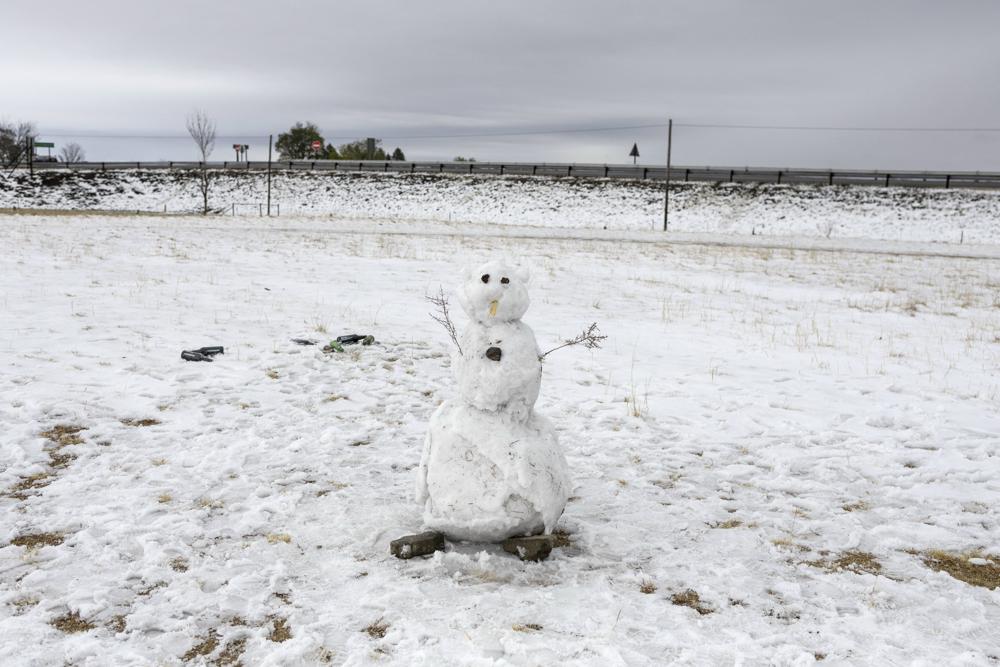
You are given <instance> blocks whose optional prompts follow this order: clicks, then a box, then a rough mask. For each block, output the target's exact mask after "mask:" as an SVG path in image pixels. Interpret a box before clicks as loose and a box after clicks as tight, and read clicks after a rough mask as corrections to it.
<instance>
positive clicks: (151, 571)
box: [0, 193, 1000, 665]
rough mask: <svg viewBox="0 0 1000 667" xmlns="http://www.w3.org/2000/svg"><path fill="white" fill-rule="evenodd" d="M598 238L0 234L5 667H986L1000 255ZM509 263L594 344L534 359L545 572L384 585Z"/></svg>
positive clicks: (445, 561)
mask: <svg viewBox="0 0 1000 667" xmlns="http://www.w3.org/2000/svg"><path fill="white" fill-rule="evenodd" d="M937 194H940V193H935V195H934V196H935V197H936V196H937ZM651 196H652V195H651ZM331 201H332V200H331ZM994 201H995V200H994V199H989V200H988V202H989V203H988V206H990V207H995V206H996V204H995V203H992V202H994ZM53 205H57V204H56V203H53ZM650 206H651V207H652V206H653V204H650ZM976 206H980V204H976ZM624 208H625V209H627V207H624ZM779 208H780V207H779ZM387 213H388V212H387ZM389 214H391V215H395V214H394V213H389ZM555 215H558V214H555ZM595 215H596V214H595ZM680 215H681V214H680V213H678V216H679V217H680ZM858 215H859V216H860V215H862V214H861V213H859V214H858ZM441 217H445V219H446V218H447V216H444V215H443V213H442V216H441ZM619 223H620V224H619ZM718 224H719V225H722V224H724V223H723V222H719V223H718ZM787 224H789V225H793V223H792V222H789V223H787ZM803 224H804V223H803ZM581 226H587V225H581ZM616 226H617V227H618V228H623V227H629V226H631V223H628V224H626V223H625V222H622V220H620V219H612V220H611V224H609V227H610V228H612V229H611V230H609V232H608V233H606V234H583V233H570V232H567V233H563V234H556V233H551V234H549V235H548V236H546V235H544V234H539V233H537V230H535V231H532V230H524V229H515V228H506V227H505V228H498V227H484V226H482V225H476V226H472V225H468V224H464V223H462V224H459V223H455V224H452V225H448V224H446V223H433V224H432V223H420V224H416V223H411V224H410V226H409V227H399V226H396V225H392V224H390V223H387V222H381V223H380V222H374V221H372V222H366V221H355V222H353V223H342V222H341V221H339V220H336V219H319V218H310V219H305V218H303V219H298V218H289V217H282V218H279V219H273V220H266V219H259V218H256V217H249V218H242V217H236V218H224V219H219V218H213V219H209V220H208V221H206V220H205V219H201V218H196V217H192V218H184V217H151V216H146V217H132V216H104V217H101V216H57V215H53V216H25V215H22V216H0V247H2V248H3V254H2V256H0V262H2V264H0V368H2V371H0V445H2V450H0V451H2V457H0V638H2V639H0V664H2V665H51V664H67V665H182V664H189V665H196V664H235V663H237V662H240V663H242V664H244V665H298V664H304V665H310V664H324V663H327V662H328V663H333V664H342V663H346V664H369V663H370V664H399V665H411V664H426V665H444V664H483V665H485V664H509V665H522V664H524V665H538V664H587V665H644V664H689V665H715V664H719V665H731V664H742V665H757V664H779V665H792V664H796V665H797V664H811V663H812V662H814V661H818V660H822V661H823V664H872V665H887V664H926V665H939V664H949V665H951V664H964V665H980V664H984V665H989V664H997V663H998V662H1000V633H998V632H997V628H998V627H1000V589H997V588H992V589H991V588H989V586H994V587H995V586H996V585H997V583H998V581H1000V456H998V451H1000V411H998V404H1000V259H997V258H996V257H997V254H998V253H997V252H995V251H996V250H997V249H996V248H992V249H991V248H980V249H979V250H978V251H977V253H978V258H975V257H972V256H971V255H973V254H977V253H972V252H971V251H970V252H969V253H967V254H969V255H970V256H966V257H945V256H940V251H941V250H942V248H945V249H953V250H960V249H962V248H963V247H960V246H957V245H956V246H947V247H946V246H943V244H934V245H926V246H917V245H913V244H910V246H908V250H909V251H910V252H911V253H914V254H909V255H884V254H878V253H877V252H845V251H836V250H833V249H832V248H833V247H834V246H830V247H826V248H825V249H823V247H822V244H820V245H816V244H813V245H811V246H810V248H812V249H806V250H794V249H782V248H777V249H776V248H774V247H765V246H758V247H732V246H728V245H725V243H722V242H720V243H716V244H714V245H707V244H701V243H700V242H699V238H698V237H688V238H687V240H686V242H685V243H684V244H669V243H664V242H657V241H656V240H655V239H653V238H652V237H646V236H642V235H636V234H627V233H617V232H615V231H614V228H615V227H616ZM971 229H972V225H971V223H970V228H969V229H967V230H966V231H967V233H968V232H969V231H970V230H971ZM400 230H402V231H406V233H391V232H393V231H397V232H398V231H400ZM703 231H705V230H703ZM708 231H711V230H708ZM977 233H978V232H977ZM991 233H994V234H995V233H996V232H995V231H994V232H991ZM834 238H835V239H836V235H835V236H834ZM890 238H894V237H890ZM702 240H704V241H708V240H710V239H702ZM911 240H919V239H911ZM980 240H982V239H980ZM882 245H883V244H882V243H881V242H872V243H869V244H867V245H866V244H864V243H860V242H859V246H858V249H861V250H868V251H875V250H877V249H878V248H880V247H882ZM922 250H930V251H932V252H933V253H937V255H936V256H930V255H921V254H919V253H920V252H921V251H922ZM499 255H509V256H513V257H516V258H521V260H522V261H523V262H524V263H525V264H526V265H528V266H530V267H531V269H532V271H533V284H532V287H531V290H532V291H531V293H532V298H533V303H532V306H531V308H530V309H529V310H528V312H527V314H526V315H525V317H524V320H525V322H527V323H528V324H530V325H531V326H532V328H533V329H534V330H535V332H536V334H537V336H538V339H539V343H540V345H541V347H542V349H543V350H544V349H547V348H549V347H553V346H555V345H556V344H558V342H559V341H560V339H561V338H563V337H568V336H571V335H574V334H576V333H578V331H579V330H580V329H582V328H583V327H584V326H586V325H587V324H589V323H590V322H592V321H596V322H598V323H599V325H600V327H601V329H602V330H603V331H604V332H605V333H606V334H607V335H608V336H609V339H608V341H607V342H606V344H605V346H604V348H603V349H600V350H595V351H586V350H581V349H579V348H569V349H565V350H561V351H559V352H556V353H554V354H553V355H551V356H550V357H549V358H548V359H547V360H546V362H545V365H544V376H543V384H542V392H541V397H540V399H539V402H538V406H537V407H538V409H539V411H540V412H542V413H544V414H545V415H547V416H548V417H549V418H550V419H551V420H552V421H553V422H554V423H555V425H556V427H557V429H558V432H559V438H560V441H561V443H562V444H563V446H564V447H565V449H566V454H567V459H568V462H569V465H570V468H571V470H572V475H573V482H574V489H573V497H572V498H571V500H570V502H569V504H568V506H567V509H566V512H565V514H564V515H563V517H562V519H561V520H560V522H559V528H560V530H561V531H562V533H561V535H562V537H561V543H562V546H560V547H559V548H557V549H555V550H554V551H553V554H552V557H551V558H550V559H549V560H547V561H545V562H543V563H538V564H526V563H522V562H521V561H519V560H517V559H516V558H514V557H512V556H510V555H509V554H505V553H503V552H502V550H500V549H499V548H498V547H495V546H482V545H471V544H467V545H463V544H457V545H450V547H449V550H448V551H447V552H446V553H437V554H436V555H434V556H433V557H430V558H427V559H415V560H411V561H400V560H397V559H395V558H393V557H391V556H390V555H389V553H388V544H389V541H390V540H392V539H393V538H395V537H398V536H399V535H402V534H404V533H409V532H414V531H415V530H416V529H418V528H419V527H420V525H419V522H420V508H418V507H417V506H416V504H415V503H414V502H413V497H412V494H413V486H414V475H415V466H416V465H417V463H418V461H419V457H420V451H421V446H422V440H423V436H424V433H425V429H426V425H427V422H428V419H429V417H430V415H431V413H432V411H433V410H434V409H435V407H436V406H437V405H438V404H439V403H440V402H441V401H442V400H444V399H445V398H448V397H451V396H453V392H454V384H453V381H452V379H451V376H450V370H449V367H448V365H449V362H448V359H449V356H448V353H449V345H450V343H449V341H448V339H447V336H446V334H445V333H444V331H443V330H441V329H440V327H438V326H437V324H435V322H433V321H432V320H431V319H430V317H428V315H427V313H428V311H429V310H431V306H430V304H428V303H426V302H425V300H424V296H425V295H427V294H431V293H434V292H436V291H437V289H438V287H439V285H444V286H445V287H446V289H449V288H451V287H452V286H453V285H455V284H456V283H457V282H458V280H459V270H460V265H461V264H462V263H463V262H466V261H481V260H484V259H487V258H490V257H493V256H499ZM991 257H992V258H991ZM459 317H462V316H459ZM462 319H463V322H464V318H462ZM342 333H371V334H374V335H375V336H376V338H377V339H378V341H379V344H378V345H374V346H371V347H365V348H360V347H359V348H355V349H349V350H348V351H347V352H345V353H340V354H324V353H323V352H321V351H320V349H319V346H315V347H301V346H297V345H295V344H293V343H292V342H291V341H290V339H291V338H295V337H310V338H315V339H316V340H319V341H321V342H325V341H327V340H328V339H330V338H332V337H335V336H336V335H338V334H342ZM210 344H220V345H224V346H225V347H226V353H225V355H223V356H220V357H217V358H216V361H215V362H213V363H189V362H184V361H182V360H181V359H180V357H179V354H180V351H181V350H182V349H185V348H191V347H199V346H202V345H210ZM949 571H950V572H952V573H954V574H955V575H956V576H952V574H949ZM963 579H964V580H963ZM967 582H973V583H967ZM974 583H978V584H979V585H973V584H974Z"/></svg>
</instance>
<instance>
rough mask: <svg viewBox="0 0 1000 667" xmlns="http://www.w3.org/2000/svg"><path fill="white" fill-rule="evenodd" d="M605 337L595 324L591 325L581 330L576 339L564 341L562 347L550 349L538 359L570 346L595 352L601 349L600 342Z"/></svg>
mask: <svg viewBox="0 0 1000 667" xmlns="http://www.w3.org/2000/svg"><path fill="white" fill-rule="evenodd" d="M606 339H607V336H605V335H604V334H602V333H601V330H600V329H599V328H597V322H593V323H591V325H590V326H589V327H587V328H586V329H584V330H583V332H582V333H580V334H579V335H577V336H576V338H570V339H569V340H567V341H564V342H563V344H562V345H559V346H557V347H554V348H552V349H551V350H549V351H548V352H546V353H545V354H540V355H539V356H538V358H539V359H545V357H547V356H549V355H550V354H552V353H553V352H555V351H556V350H561V349H562V348H564V347H569V346H570V345H583V346H584V347H585V348H587V349H588V350H595V349H599V348H600V347H601V341H603V340H606Z"/></svg>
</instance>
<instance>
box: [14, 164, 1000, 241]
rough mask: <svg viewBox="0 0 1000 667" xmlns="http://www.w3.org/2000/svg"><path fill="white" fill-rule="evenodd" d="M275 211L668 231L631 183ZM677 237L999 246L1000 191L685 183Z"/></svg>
mask: <svg viewBox="0 0 1000 667" xmlns="http://www.w3.org/2000/svg"><path fill="white" fill-rule="evenodd" d="M266 186H267V181H266V177H265V175H263V174H261V173H258V172H255V173H242V172H220V173H218V174H216V175H215V176H214V179H213V185H212V196H211V201H210V205H211V206H213V207H215V208H217V209H218V210H221V211H223V212H226V213H231V212H233V211H234V210H235V212H236V213H238V214H239V213H242V214H244V215H250V214H256V213H257V212H258V210H259V207H262V206H264V205H265V203H266V200H267V190H266ZM200 197H201V195H200V192H199V191H198V188H197V187H196V185H195V183H194V181H193V179H192V177H191V175H190V174H185V173H183V172H167V171H120V172H108V173H101V172H79V173H57V172H41V173H39V174H37V175H36V176H35V177H34V179H31V178H29V177H28V175H27V174H25V173H23V172H17V173H15V174H13V175H12V176H9V177H6V178H3V179H0V208H13V207H18V208H43V209H70V210H73V209H106V210H115V211H158V212H163V211H166V212H191V211H199V210H200V207H201V206H202V203H201V199H200ZM272 201H273V203H274V210H275V211H277V210H279V209H280V213H281V215H282V216H288V215H310V216H315V215H326V216H329V215H333V216H339V217H344V216H347V217H367V218H371V217H378V218H384V219H396V220H400V219H403V220H426V221H445V222H448V221H452V222H478V223H491V224H500V225H530V226H534V227H559V228H573V229H591V230H595V229H596V230H601V229H609V230H633V231H634V230H652V229H660V228H661V226H662V224H663V185H662V184H661V183H654V182H643V181H631V180H600V179H576V178H541V177H539V178H525V177H519V176H504V177H494V176H449V175H443V176H437V175H419V174H418V175H412V176H411V175H399V174H395V175H394V174H379V173H364V174H358V173H354V174H351V173H346V174H345V173H330V172H324V173H310V172H303V171H284V172H282V171H279V172H275V174H274V182H273V192H272ZM234 204H235V208H234ZM671 229H673V230H675V231H681V232H708V233H723V234H733V235H740V236H751V235H763V236H765V237H771V238H773V237H781V236H788V235H795V236H815V237H821V238H822V237H829V238H835V239H846V238H867V239H882V240H889V241H919V242H934V243H941V244H955V245H957V244H959V243H960V242H965V243H976V244H1000V192H996V191H978V190H933V189H927V190H923V189H914V188H876V187H846V186H834V187H816V186H788V185H754V184H743V185H740V184H736V185H730V184H723V185H713V184H704V183H701V184H695V183H691V184H683V183H678V184H675V185H674V186H673V187H672V189H671Z"/></svg>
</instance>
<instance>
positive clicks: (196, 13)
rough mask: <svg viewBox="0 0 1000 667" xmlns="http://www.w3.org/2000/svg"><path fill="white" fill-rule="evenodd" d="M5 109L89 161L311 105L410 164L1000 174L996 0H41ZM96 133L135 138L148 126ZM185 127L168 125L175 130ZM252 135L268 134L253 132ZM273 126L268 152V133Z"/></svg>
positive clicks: (168, 147) (12, 53) (18, 14)
mask: <svg viewBox="0 0 1000 667" xmlns="http://www.w3.org/2000/svg"><path fill="white" fill-rule="evenodd" d="M2 19H3V24H4V30H3V33H4V53H3V56H2V60H0V63H2V64H0V117H3V118H4V119H6V120H31V121H34V122H35V123H36V125H37V127H38V129H39V133H40V139H46V138H49V139H52V140H54V141H56V142H57V144H62V143H65V142H66V141H71V140H74V139H75V140H76V141H78V142H79V143H81V144H82V145H83V147H84V149H85V150H86V152H87V155H88V157H90V158H92V159H98V160H99V159H109V160H110V159H161V158H162V159H193V158H194V156H195V151H194V146H193V143H192V142H191V140H190V139H189V138H187V137H186V136H185V130H184V119H185V116H186V115H187V114H188V113H190V112H191V111H192V110H193V109H196V108H197V109H203V110H204V111H205V112H206V113H207V114H209V115H210V116H211V117H213V118H215V119H216V120H217V123H218V131H219V135H220V138H219V141H218V142H217V147H216V151H215V153H214V155H213V157H214V158H216V159H232V155H233V152H232V150H231V149H230V145H231V144H232V143H234V142H235V141H237V140H240V141H244V142H246V143H250V144H251V145H252V148H251V154H250V156H251V159H264V158H265V157H266V141H267V140H266V135H267V134H269V133H272V132H273V133H275V134H277V133H278V132H281V131H282V130H284V129H287V128H288V127H289V126H290V125H291V124H292V123H293V122H295V121H297V120H302V121H312V122H314V123H316V124H317V125H318V126H319V127H320V128H321V130H322V132H323V134H324V136H325V137H326V138H327V140H328V141H330V142H332V143H343V142H344V141H347V140H349V139H354V138H358V137H364V136H376V137H382V138H384V140H385V144H387V145H388V147H389V148H392V147H394V146H397V145H398V146H401V147H402V148H403V150H404V151H405V152H406V154H407V157H408V158H411V159H450V158H451V157H453V156H455V155H471V156H474V157H476V158H477V159H479V160H490V159H498V160H499V159H502V160H517V159H520V160H532V161H534V160H546V161H553V162H555V161H565V162H627V161H630V159H629V158H628V151H629V149H630V148H631V146H632V142H638V144H639V150H640V153H641V158H640V161H641V162H648V163H659V162H661V161H662V160H663V159H664V155H665V144H666V136H665V135H666V132H665V130H664V129H660V128H645V129H628V130H615V131H609V132H575V133H569V132H562V133H552V134H529V135H525V136H503V137H451V138H434V139H416V138H413V137H426V136H430V135H433V136H439V135H456V134H503V133H515V132H536V131H547V130H573V129H591V128H604V127H621V126H636V125H656V124H661V123H664V122H665V121H666V119H667V118H669V117H672V118H673V119H674V121H675V123H676V124H677V126H676V127H675V130H674V150H673V161H674V163H675V164H712V165H735V166H739V165H762V166H798V167H834V168H843V167H858V168H885V169H949V170H959V169H969V170H976V169H981V170H1000V132H885V131H879V132H846V131H818V130H808V131H807V130H760V129H756V130H752V129H723V128H696V127H691V125H694V124H710V125H711V124H723V125H725V124H730V125H732V124H735V125H771V126H774V125H777V126H823V127H879V128H883V127H887V128H913V127H919V128H1000V32H998V28H1000V2H997V1H995V0H980V1H976V0H965V1H958V0H952V1H949V2H941V1H940V0H936V1H931V0H925V1H919V0H909V1H905V0H879V1H878V2H873V1H869V0H864V1H862V0H856V1H854V0H849V1H844V0H837V1H836V2H813V1H805V0H787V1H785V0H782V1H772V2H768V1H765V0H761V1H758V2H748V1H746V0H718V1H710V0H705V1H703V2H693V1H687V2H667V1H654V0H648V1H646V2H627V1H626V2H623V1H617V2H609V1H608V0H594V1H592V0H563V1H553V0H547V1H544V2H542V1H540V0H533V1H511V0H508V1H506V2H477V1H474V0H463V1H454V0H447V1H442V0H435V1H434V2H416V1H414V0H409V1H402V0H400V1H383V2H376V1H372V0H369V1H367V2H347V1H337V2H332V1H329V0H323V1H318V0H310V1H301V0H300V1H297V2H276V1H274V0H268V1H266V2H265V1H261V0H241V1H239V2H237V1H231V2H225V1H221V0H216V1H209V0H169V1H167V0H144V1H138V0H87V1H86V2H83V1H81V0H45V2H10V3H5V6H4V8H3V10H2ZM82 135H143V136H146V137H150V136H154V137H163V138H142V139H118V138H109V137H107V136H104V137H103V138H97V137H93V136H82ZM170 137H176V138H170ZM260 137H263V139H261V138H260ZM262 144H263V146H262Z"/></svg>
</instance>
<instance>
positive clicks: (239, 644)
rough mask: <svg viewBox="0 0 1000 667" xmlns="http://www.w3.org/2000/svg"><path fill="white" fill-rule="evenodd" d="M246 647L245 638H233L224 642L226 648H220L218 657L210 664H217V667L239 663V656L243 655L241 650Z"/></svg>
mask: <svg viewBox="0 0 1000 667" xmlns="http://www.w3.org/2000/svg"><path fill="white" fill-rule="evenodd" d="M246 648H247V640H246V639H244V638H240V639H234V640H233V641H231V642H229V643H228V644H226V648H224V649H222V653H220V654H219V657H218V658H216V659H215V660H213V661H212V664H213V665H217V666H218V667H224V666H225V665H239V664H240V658H241V657H242V656H243V652H244V651H245V650H246Z"/></svg>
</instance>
